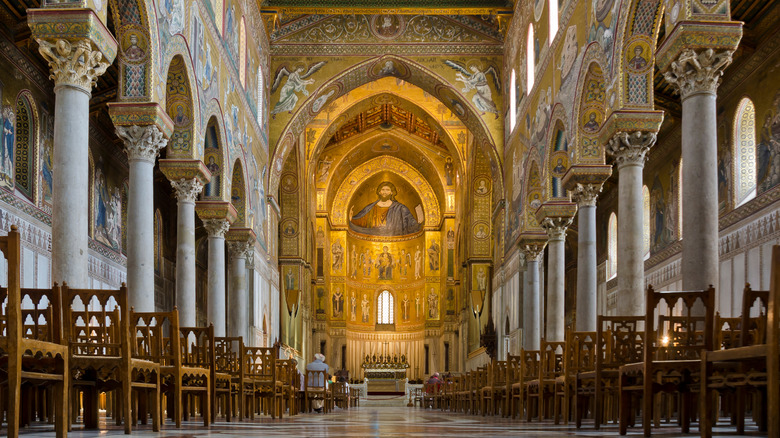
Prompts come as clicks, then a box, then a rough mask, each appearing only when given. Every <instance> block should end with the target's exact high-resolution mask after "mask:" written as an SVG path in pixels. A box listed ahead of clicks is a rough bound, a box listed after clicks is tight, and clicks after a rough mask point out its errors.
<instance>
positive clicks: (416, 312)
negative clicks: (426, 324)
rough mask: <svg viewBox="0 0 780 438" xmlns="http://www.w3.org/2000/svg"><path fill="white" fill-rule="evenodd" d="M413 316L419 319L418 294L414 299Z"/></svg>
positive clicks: (418, 293)
mask: <svg viewBox="0 0 780 438" xmlns="http://www.w3.org/2000/svg"><path fill="white" fill-rule="evenodd" d="M414 314H415V316H416V317H417V319H420V292H417V296H415V297H414Z"/></svg>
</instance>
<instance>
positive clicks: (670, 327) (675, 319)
mask: <svg viewBox="0 0 780 438" xmlns="http://www.w3.org/2000/svg"><path fill="white" fill-rule="evenodd" d="M662 304H665V305H666V309H667V313H666V314H662V313H661V308H662V307H661V305H662ZM714 305H715V289H714V288H713V287H711V286H710V287H709V288H708V289H704V290H697V291H683V292H676V291H675V292H656V291H655V290H654V289H653V287H652V286H648V287H647V301H646V307H645V308H646V310H647V314H646V316H645V327H646V328H647V330H648V332H650V330H651V328H653V327H655V328H656V330H655V335H654V336H647V342H646V345H645V351H644V360H643V361H642V362H637V363H633V364H627V365H623V366H621V367H620V369H619V373H620V428H619V429H620V434H621V435H625V434H626V433H627V432H628V426H629V423H631V422H632V421H633V407H632V398H633V396H634V395H635V394H636V395H640V396H642V428H643V430H644V434H645V436H650V435H651V431H652V424H651V423H652V419H653V408H654V407H653V404H654V401H655V397H654V395H656V394H658V393H659V392H669V393H677V394H680V396H681V397H680V399H681V401H680V406H679V409H678V411H679V412H678V421H679V422H680V424H681V426H682V431H683V433H688V431H689V428H690V421H691V416H692V415H691V414H692V412H691V409H692V405H693V400H694V399H693V392H694V391H695V392H698V391H699V386H698V385H694V382H695V381H696V378H697V377H698V373H699V371H700V366H701V352H702V351H703V350H704V351H712V347H713V339H714V337H713V333H712V328H713V323H714V317H715V311H714ZM678 306H679V308H680V315H679V316H678V315H673V312H674V310H675V307H678ZM701 314H703V316H702V315H701ZM655 324H657V325H655Z"/></svg>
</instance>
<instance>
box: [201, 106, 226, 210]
mask: <svg viewBox="0 0 780 438" xmlns="http://www.w3.org/2000/svg"><path fill="white" fill-rule="evenodd" d="M223 135H224V134H222V129H221V128H220V125H219V118H217V117H216V116H211V118H209V122H208V123H207V124H206V132H205V134H204V136H203V137H204V145H203V162H204V163H205V164H206V168H208V169H209V172H211V181H209V182H208V184H206V185H205V187H203V191H202V192H201V195H200V196H201V199H203V200H223V198H224V196H223V194H224V193H225V181H224V179H225V174H226V169H225V155H224V150H223V146H222V145H223V144H224V142H223V140H224V138H223Z"/></svg>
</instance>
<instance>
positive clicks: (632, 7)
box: [612, 0, 664, 109]
mask: <svg viewBox="0 0 780 438" xmlns="http://www.w3.org/2000/svg"><path fill="white" fill-rule="evenodd" d="M663 4H664V2H663V1H661V0H631V1H630V4H629V6H628V8H623V7H621V10H620V16H619V18H618V23H620V25H619V26H621V28H619V29H616V35H617V41H616V44H615V47H616V48H620V50H621V51H620V53H616V54H615V58H616V59H615V61H614V62H613V63H612V72H617V73H613V74H612V77H615V74H617V75H618V76H619V78H618V84H619V85H618V86H619V87H620V91H619V92H618V93H617V94H618V99H617V100H618V101H617V102H616V107H617V108H636V109H640V108H645V109H653V107H654V104H653V98H654V90H653V72H654V66H655V52H656V41H657V40H658V32H659V29H660V27H661V21H662V17H663ZM638 47H640V48H641V49H642V53H640V56H641V57H642V58H643V59H644V60H645V62H644V63H641V62H640V63H638V64H635V67H638V66H641V68H635V67H631V68H629V66H628V64H629V60H631V59H632V58H634V56H635V52H634V51H635V50H636V49H637V48H638Z"/></svg>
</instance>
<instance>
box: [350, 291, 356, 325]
mask: <svg viewBox="0 0 780 438" xmlns="http://www.w3.org/2000/svg"><path fill="white" fill-rule="evenodd" d="M349 318H350V319H351V320H352V321H355V320H357V299H356V298H355V293H354V292H352V297H351V298H350V302H349Z"/></svg>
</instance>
